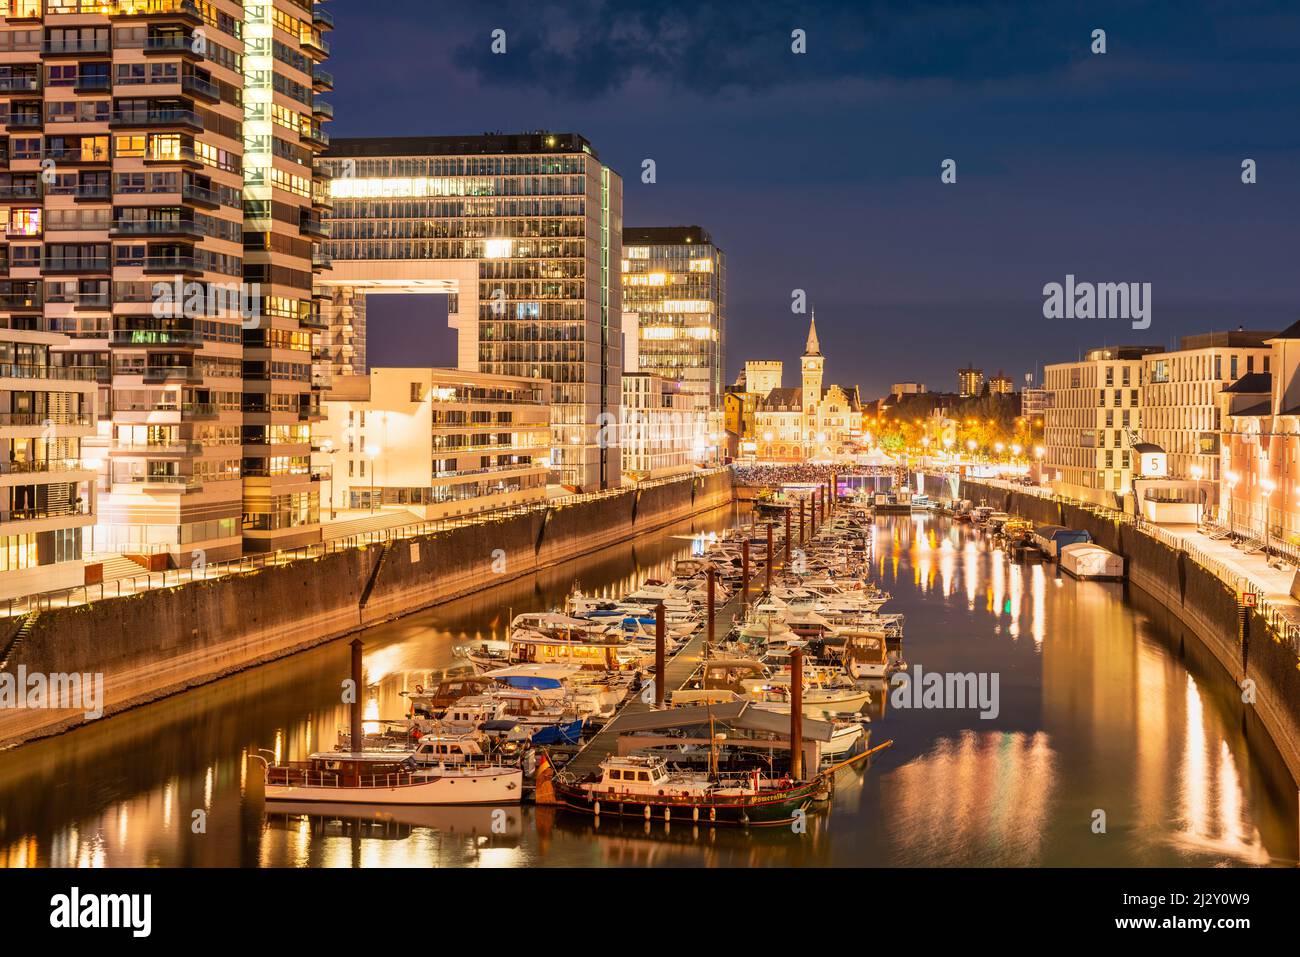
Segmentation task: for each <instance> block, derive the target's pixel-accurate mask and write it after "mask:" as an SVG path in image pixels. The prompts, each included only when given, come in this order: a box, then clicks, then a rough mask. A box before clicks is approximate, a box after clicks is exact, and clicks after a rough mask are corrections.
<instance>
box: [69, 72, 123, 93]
mask: <svg viewBox="0 0 1300 957" xmlns="http://www.w3.org/2000/svg"><path fill="white" fill-rule="evenodd" d="M112 88H113V81H112V80H111V79H109V77H107V76H94V75H92V76H79V77H77V81H76V82H75V83H73V84H72V89H73V92H75V93H107V92H108V91H109V90H111V89H112Z"/></svg>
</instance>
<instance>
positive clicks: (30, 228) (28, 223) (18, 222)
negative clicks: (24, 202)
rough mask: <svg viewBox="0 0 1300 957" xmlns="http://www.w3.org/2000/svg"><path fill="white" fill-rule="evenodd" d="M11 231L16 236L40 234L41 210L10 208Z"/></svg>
mask: <svg viewBox="0 0 1300 957" xmlns="http://www.w3.org/2000/svg"><path fill="white" fill-rule="evenodd" d="M9 233H10V235H14V236H39V235H40V234H41V211H40V210H39V209H11V210H9Z"/></svg>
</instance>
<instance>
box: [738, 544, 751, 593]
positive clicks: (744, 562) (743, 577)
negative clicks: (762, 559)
mask: <svg viewBox="0 0 1300 957" xmlns="http://www.w3.org/2000/svg"><path fill="white" fill-rule="evenodd" d="M740 573H741V574H740V606H741V608H745V607H747V606H748V605H749V539H748V538H746V539H745V540H744V541H743V542H741V543H740Z"/></svg>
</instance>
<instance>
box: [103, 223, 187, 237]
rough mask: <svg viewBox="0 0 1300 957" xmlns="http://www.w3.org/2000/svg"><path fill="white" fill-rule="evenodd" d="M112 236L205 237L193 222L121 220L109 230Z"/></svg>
mask: <svg viewBox="0 0 1300 957" xmlns="http://www.w3.org/2000/svg"><path fill="white" fill-rule="evenodd" d="M108 234H109V235H110V236H192V237H194V238H196V239H201V238H202V237H203V230H202V229H201V228H200V227H199V224H198V223H196V222H193V221H192V220H185V219H177V220H132V219H119V220H117V221H116V222H114V223H113V224H112V225H111V226H110V227H109V230H108Z"/></svg>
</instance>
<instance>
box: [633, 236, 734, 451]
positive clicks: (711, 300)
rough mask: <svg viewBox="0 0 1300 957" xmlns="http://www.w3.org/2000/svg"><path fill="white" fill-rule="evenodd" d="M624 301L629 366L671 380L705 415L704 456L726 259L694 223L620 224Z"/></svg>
mask: <svg viewBox="0 0 1300 957" xmlns="http://www.w3.org/2000/svg"><path fill="white" fill-rule="evenodd" d="M622 266H623V306H624V308H625V309H628V310H630V311H633V312H635V313H636V314H637V316H638V319H639V324H640V336H639V342H638V344H637V351H638V363H637V369H636V370H634V371H640V372H648V373H650V374H652V375H656V376H659V377H660V378H662V379H668V380H669V381H672V382H676V383H678V384H679V385H680V386H681V389H682V392H683V393H685V394H686V395H689V396H690V397H691V399H692V401H693V403H694V405H695V408H696V409H697V410H698V411H700V412H703V413H705V417H704V419H703V421H704V422H705V423H706V424H707V429H706V433H705V434H704V435H703V436H701V438H703V440H704V445H705V456H706V458H708V459H716V457H717V456H718V455H719V454H720V453H721V451H722V447H723V442H722V431H723V421H722V420H723V409H722V395H723V392H724V382H723V375H724V372H725V358H724V355H725V346H726V313H727V260H726V256H725V255H724V254H723V252H722V250H721V249H720V248H719V247H718V246H717V245H716V244H715V243H714V242H713V239H712V237H711V236H710V235H709V233H708V232H707V231H705V230H703V229H701V228H700V227H699V226H651V227H645V226H639V227H633V226H628V227H625V228H624V230H623V261H622Z"/></svg>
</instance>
